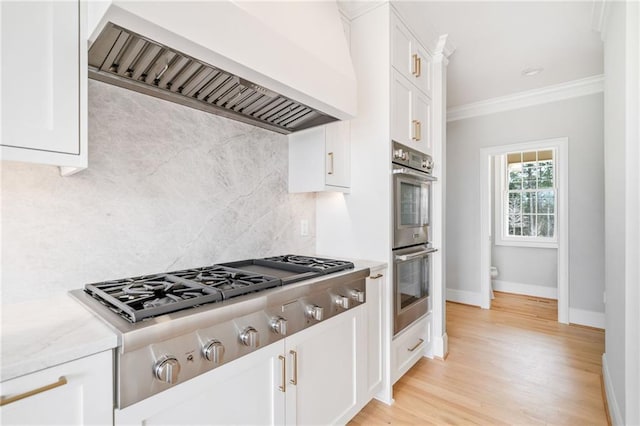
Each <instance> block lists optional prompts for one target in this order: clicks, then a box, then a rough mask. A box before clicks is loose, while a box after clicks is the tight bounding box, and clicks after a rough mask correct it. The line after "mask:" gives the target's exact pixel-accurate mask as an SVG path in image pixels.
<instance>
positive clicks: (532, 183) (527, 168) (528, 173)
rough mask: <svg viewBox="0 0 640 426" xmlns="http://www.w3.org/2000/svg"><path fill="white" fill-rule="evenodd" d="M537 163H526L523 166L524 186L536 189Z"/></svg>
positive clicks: (524, 187)
mask: <svg viewBox="0 0 640 426" xmlns="http://www.w3.org/2000/svg"><path fill="white" fill-rule="evenodd" d="M536 174H537V173H536V165H535V163H534V164H525V165H524V167H523V168H522V188H523V189H536Z"/></svg>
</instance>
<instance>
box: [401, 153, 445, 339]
mask: <svg viewBox="0 0 640 426" xmlns="http://www.w3.org/2000/svg"><path fill="white" fill-rule="evenodd" d="M391 162H392V174H393V224H394V229H393V246H392V252H393V259H394V260H393V289H394V304H393V306H394V307H393V314H394V321H393V332H394V335H395V334H398V333H399V332H400V331H402V330H403V329H404V328H405V327H407V326H409V325H410V324H412V323H413V322H414V321H415V320H417V319H418V318H420V317H422V316H423V315H424V314H426V313H427V312H429V310H430V309H431V297H430V294H431V279H432V278H431V254H432V253H434V252H435V251H436V249H434V248H432V247H431V244H430V240H431V235H430V233H429V227H430V223H431V184H432V182H433V181H435V180H436V178H434V177H433V176H432V175H431V170H432V169H433V162H432V161H431V157H430V156H429V155H427V154H424V153H422V152H419V151H416V150H414V149H411V148H409V147H407V146H405V145H402V144H399V143H397V142H393V152H392V155H391Z"/></svg>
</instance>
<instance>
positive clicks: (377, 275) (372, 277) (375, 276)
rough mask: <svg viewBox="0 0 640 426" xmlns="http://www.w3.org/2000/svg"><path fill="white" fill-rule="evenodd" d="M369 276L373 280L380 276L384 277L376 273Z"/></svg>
mask: <svg viewBox="0 0 640 426" xmlns="http://www.w3.org/2000/svg"><path fill="white" fill-rule="evenodd" d="M369 278H371V279H372V280H377V279H378V278H382V274H376V275H373V276H371V277H369Z"/></svg>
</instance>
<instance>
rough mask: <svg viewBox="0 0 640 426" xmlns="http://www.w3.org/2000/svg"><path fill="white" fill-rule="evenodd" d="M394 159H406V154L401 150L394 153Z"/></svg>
mask: <svg viewBox="0 0 640 426" xmlns="http://www.w3.org/2000/svg"><path fill="white" fill-rule="evenodd" d="M393 158H395V159H396V160H400V159H404V152H403V151H402V150H401V149H396V150H395V151H393Z"/></svg>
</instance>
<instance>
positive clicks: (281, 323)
mask: <svg viewBox="0 0 640 426" xmlns="http://www.w3.org/2000/svg"><path fill="white" fill-rule="evenodd" d="M270 325H271V329H272V330H273V332H274V333H276V334H279V335H281V336H286V335H287V320H286V319H285V318H282V317H274V318H272V319H271V323H270Z"/></svg>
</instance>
